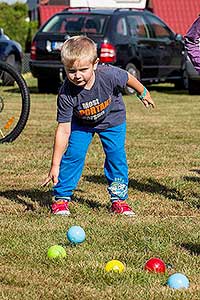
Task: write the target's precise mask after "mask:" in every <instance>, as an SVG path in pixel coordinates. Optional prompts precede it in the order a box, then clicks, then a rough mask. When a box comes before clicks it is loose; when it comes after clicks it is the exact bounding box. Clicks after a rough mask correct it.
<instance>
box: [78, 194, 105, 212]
mask: <svg viewBox="0 0 200 300" xmlns="http://www.w3.org/2000/svg"><path fill="white" fill-rule="evenodd" d="M72 200H73V202H77V203H80V204H84V205H87V206H88V207H89V208H91V209H94V210H95V209H100V208H106V209H108V208H109V206H110V203H108V204H104V203H101V202H97V201H94V200H91V199H85V198H83V197H77V196H76V197H73V199H72Z"/></svg>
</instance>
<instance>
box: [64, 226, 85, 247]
mask: <svg viewBox="0 0 200 300" xmlns="http://www.w3.org/2000/svg"><path fill="white" fill-rule="evenodd" d="M67 238H68V240H69V241H70V243H72V244H79V243H82V242H84V240H85V231H84V230H83V228H82V227H81V226H72V227H70V229H69V230H68V231H67Z"/></svg>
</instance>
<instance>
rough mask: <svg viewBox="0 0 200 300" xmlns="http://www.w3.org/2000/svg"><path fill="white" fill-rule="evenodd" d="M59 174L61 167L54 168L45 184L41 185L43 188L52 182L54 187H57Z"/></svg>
mask: <svg viewBox="0 0 200 300" xmlns="http://www.w3.org/2000/svg"><path fill="white" fill-rule="evenodd" d="M58 174H59V166H58V167H52V168H51V170H50V172H49V175H48V177H47V178H46V179H45V180H44V182H43V183H42V184H41V186H46V185H48V184H49V183H50V181H52V182H53V185H56V184H57V183H58Z"/></svg>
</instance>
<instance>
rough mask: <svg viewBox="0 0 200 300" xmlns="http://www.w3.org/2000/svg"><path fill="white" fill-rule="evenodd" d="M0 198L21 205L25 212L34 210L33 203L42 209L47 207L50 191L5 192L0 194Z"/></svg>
mask: <svg viewBox="0 0 200 300" xmlns="http://www.w3.org/2000/svg"><path fill="white" fill-rule="evenodd" d="M0 197H5V198H6V199H8V200H10V201H14V202H16V203H19V204H22V205H23V206H25V210H32V211H33V210H35V206H34V202H35V203H38V204H39V205H40V206H42V207H49V204H50V201H51V197H52V196H51V191H42V190H36V189H31V190H7V191H4V192H0Z"/></svg>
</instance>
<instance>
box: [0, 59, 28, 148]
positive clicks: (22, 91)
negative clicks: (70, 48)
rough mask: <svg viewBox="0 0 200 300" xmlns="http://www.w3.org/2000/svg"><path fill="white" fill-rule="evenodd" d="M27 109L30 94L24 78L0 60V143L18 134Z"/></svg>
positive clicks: (12, 138) (26, 117)
mask: <svg viewBox="0 0 200 300" xmlns="http://www.w3.org/2000/svg"><path fill="white" fill-rule="evenodd" d="M11 83H12V84H11ZM29 111H30V94H29V90H28V87H27V84H26V82H25V80H24V78H23V77H22V76H21V75H20V74H19V73H17V71H16V70H15V69H14V68H13V67H12V66H10V65H9V64H7V63H5V62H0V143H5V142H12V141H14V140H15V139H16V138H17V137H18V136H19V135H20V133H21V132H22V130H23V129H24V127H25V125H26V122H27V120H28V116H29Z"/></svg>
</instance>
